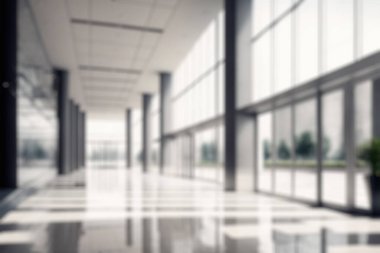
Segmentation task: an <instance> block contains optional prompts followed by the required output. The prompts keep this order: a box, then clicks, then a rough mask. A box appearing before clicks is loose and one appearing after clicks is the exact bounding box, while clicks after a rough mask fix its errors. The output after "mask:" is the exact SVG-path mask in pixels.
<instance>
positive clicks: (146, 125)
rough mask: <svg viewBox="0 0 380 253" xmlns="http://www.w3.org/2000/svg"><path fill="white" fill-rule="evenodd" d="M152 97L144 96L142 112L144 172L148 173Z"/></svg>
mask: <svg viewBox="0 0 380 253" xmlns="http://www.w3.org/2000/svg"><path fill="white" fill-rule="evenodd" d="M150 101H151V95H149V94H144V95H143V110H142V121H143V122H142V123H143V124H142V170H143V172H148V169H149V140H150V136H149V129H150V117H149V107H150Z"/></svg>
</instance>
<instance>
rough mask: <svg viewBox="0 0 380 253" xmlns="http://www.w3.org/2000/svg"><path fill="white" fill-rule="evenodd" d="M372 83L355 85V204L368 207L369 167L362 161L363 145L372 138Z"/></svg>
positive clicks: (363, 207) (358, 206)
mask: <svg viewBox="0 0 380 253" xmlns="http://www.w3.org/2000/svg"><path fill="white" fill-rule="evenodd" d="M372 85H373V84H372V83H371V82H370V81H367V82H363V83H359V84H357V85H356V86H355V99H354V100H355V146H356V155H357V156H356V158H357V159H356V171H355V172H356V173H355V206H356V207H357V208H361V209H367V210H368V209H369V207H370V200H369V191H368V185H367V181H366V176H367V175H368V173H369V168H368V165H367V163H366V162H364V161H363V154H362V150H363V146H365V145H366V144H368V142H369V141H370V140H371V138H372V136H373V135H372V124H373V122H372V121H373V119H372V111H373V108H372V102H373V99H372V94H373V89H372V87H373V86H372Z"/></svg>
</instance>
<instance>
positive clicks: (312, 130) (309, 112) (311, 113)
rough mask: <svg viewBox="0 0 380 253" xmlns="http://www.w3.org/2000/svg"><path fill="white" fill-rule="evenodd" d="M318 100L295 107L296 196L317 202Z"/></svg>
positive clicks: (307, 101)
mask: <svg viewBox="0 0 380 253" xmlns="http://www.w3.org/2000/svg"><path fill="white" fill-rule="evenodd" d="M316 109H317V108H316V99H315V98H313V99H308V100H306V101H301V102H299V103H297V104H296V105H295V112H294V113H295V121H294V124H295V126H294V132H295V135H294V145H295V147H294V152H295V182H294V188H295V189H294V196H295V197H296V198H299V199H304V200H309V201H316V200H317V174H316V172H317V171H316V170H317V110H316Z"/></svg>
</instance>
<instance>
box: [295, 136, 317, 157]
mask: <svg viewBox="0 0 380 253" xmlns="http://www.w3.org/2000/svg"><path fill="white" fill-rule="evenodd" d="M295 152H296V156H297V157H299V158H302V159H308V158H312V157H313V156H314V154H315V141H314V140H313V135H312V133H311V132H303V133H302V134H301V135H300V136H298V137H296V147H295Z"/></svg>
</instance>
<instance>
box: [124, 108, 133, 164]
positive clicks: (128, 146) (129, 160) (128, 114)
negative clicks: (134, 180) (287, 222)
mask: <svg viewBox="0 0 380 253" xmlns="http://www.w3.org/2000/svg"><path fill="white" fill-rule="evenodd" d="M125 116H126V122H125V131H126V136H125V141H126V143H125V151H126V166H127V168H128V169H131V168H132V110H131V109H127V112H126V115H125Z"/></svg>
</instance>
